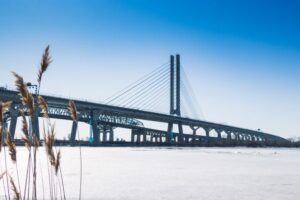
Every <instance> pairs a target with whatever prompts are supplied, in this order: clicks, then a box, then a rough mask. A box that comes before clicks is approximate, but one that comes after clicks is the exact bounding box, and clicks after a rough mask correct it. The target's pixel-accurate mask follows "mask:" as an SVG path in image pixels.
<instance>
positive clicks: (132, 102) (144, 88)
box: [105, 62, 204, 119]
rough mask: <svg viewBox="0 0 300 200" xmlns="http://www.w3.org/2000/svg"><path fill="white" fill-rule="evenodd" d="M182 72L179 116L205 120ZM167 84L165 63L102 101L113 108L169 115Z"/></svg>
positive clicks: (168, 66) (168, 80)
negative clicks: (118, 107)
mask: <svg viewBox="0 0 300 200" xmlns="http://www.w3.org/2000/svg"><path fill="white" fill-rule="evenodd" d="M181 71H182V72H181V74H180V79H181V81H180V84H181V85H180V90H181V96H180V99H181V100H180V106H181V115H182V116H184V117H189V118H194V119H204V116H203V113H202V110H201V107H200V105H199V104H198V102H197V98H196V95H195V94H194V92H193V89H192V87H191V84H190V82H189V80H188V78H187V75H186V73H185V71H184V69H183V68H181ZM176 73H177V72H176V71H175V74H176ZM170 81H171V80H170V63H169V62H168V63H165V64H163V65H161V66H159V67H158V68H156V69H155V70H153V71H152V72H150V73H148V74H147V75H145V76H143V77H142V78H141V79H139V80H138V81H136V82H134V83H132V84H130V85H128V86H127V87H125V88H124V89H122V90H121V91H119V92H117V93H115V94H114V95H112V96H111V97H109V98H108V99H106V101H105V102H106V103H107V104H110V105H114V106H120V107H125V108H133V109H138V110H145V111H151V112H158V113H164V114H169V112H170ZM174 89H175V91H176V90H177V88H176V84H174Z"/></svg>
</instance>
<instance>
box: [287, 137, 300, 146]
mask: <svg viewBox="0 0 300 200" xmlns="http://www.w3.org/2000/svg"><path fill="white" fill-rule="evenodd" d="M288 140H289V141H291V143H292V146H293V147H300V137H292V138H288Z"/></svg>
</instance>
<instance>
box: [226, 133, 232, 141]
mask: <svg viewBox="0 0 300 200" xmlns="http://www.w3.org/2000/svg"><path fill="white" fill-rule="evenodd" d="M226 134H227V139H228V140H231V139H232V138H231V131H226Z"/></svg>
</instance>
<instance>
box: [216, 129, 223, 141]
mask: <svg viewBox="0 0 300 200" xmlns="http://www.w3.org/2000/svg"><path fill="white" fill-rule="evenodd" d="M216 132H217V134H218V139H219V140H221V138H222V135H221V132H222V131H221V130H216Z"/></svg>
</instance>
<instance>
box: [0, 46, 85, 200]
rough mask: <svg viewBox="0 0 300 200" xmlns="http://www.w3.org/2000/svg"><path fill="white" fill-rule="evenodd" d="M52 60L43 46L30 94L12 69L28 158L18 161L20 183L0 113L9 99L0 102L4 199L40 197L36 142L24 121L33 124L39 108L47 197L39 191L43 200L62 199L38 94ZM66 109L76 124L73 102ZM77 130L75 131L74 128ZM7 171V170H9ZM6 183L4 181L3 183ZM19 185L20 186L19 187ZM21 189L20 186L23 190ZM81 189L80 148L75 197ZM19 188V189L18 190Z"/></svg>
mask: <svg viewBox="0 0 300 200" xmlns="http://www.w3.org/2000/svg"><path fill="white" fill-rule="evenodd" d="M51 62H52V59H51V56H50V48H49V46H47V47H46V49H45V51H44V53H43V55H42V59H41V62H40V66H39V70H38V74H37V82H38V90H37V94H36V95H33V94H32V93H31V92H30V91H29V90H28V88H27V86H26V82H25V81H24V79H23V77H22V76H21V75H19V74H17V73H15V72H12V74H13V76H14V77H15V85H16V89H17V91H18V94H19V96H20V100H21V102H22V106H23V108H22V109H20V110H19V115H20V117H21V121H22V127H21V131H22V141H23V142H24V144H25V147H26V149H27V150H28V158H27V162H26V163H19V164H22V165H25V166H26V169H27V170H26V175H25V182H24V183H23V184H21V183H20V178H19V170H18V160H17V148H16V144H15V143H14V140H13V138H12V137H11V134H10V133H9V131H8V130H7V129H6V128H5V127H4V124H5V121H4V114H5V113H6V112H8V111H9V109H10V108H11V106H12V102H11V101H9V102H0V156H1V157H2V156H3V157H4V162H5V163H4V169H3V163H0V164H1V172H0V180H2V181H3V190H4V193H5V194H4V196H5V199H6V200H7V199H9V200H10V199H17V200H19V199H24V200H26V199H41V196H40V195H39V194H38V191H37V179H38V178H41V179H42V187H43V191H44V181H43V174H42V168H41V165H40V168H39V170H38V166H37V160H40V158H39V155H40V154H38V153H37V152H38V151H39V148H40V141H39V139H38V137H37V135H36V133H35V132H34V131H33V132H32V133H30V132H29V124H28V122H27V121H28V120H27V116H28V117H29V118H30V121H31V122H33V123H38V122H35V121H34V120H36V119H38V112H39V109H40V110H41V111H42V113H43V118H44V119H45V120H46V123H44V121H43V135H44V144H43V146H44V148H45V153H46V156H47V166H48V168H47V170H48V177H47V178H48V188H49V194H48V195H49V196H48V197H45V195H44V193H43V197H42V198H43V199H45V198H47V199H58V198H60V199H66V195H65V187H64V181H63V175H62V170H61V166H60V163H61V151H60V150H59V149H58V150H57V149H56V148H55V146H54V144H55V124H54V123H52V122H51V120H50V118H49V115H48V104H47V102H46V100H45V99H44V98H43V97H42V96H40V95H39V92H40V88H41V84H42V79H43V76H44V73H45V72H46V70H47V69H48V68H49V65H50V63H51ZM69 111H70V115H71V117H72V119H73V120H74V121H75V122H76V123H78V118H77V109H76V105H75V103H74V102H73V101H70V103H69ZM77 131H78V130H77ZM6 148H8V154H7V153H6ZM2 150H3V151H2ZM7 156H9V157H10V160H11V162H12V163H13V164H14V165H15V172H16V174H17V181H15V180H14V178H13V177H12V176H11V173H12V172H10V173H9V172H8V168H7V161H8V158H7ZM10 171H11V170H10ZM5 182H6V183H5ZM21 186H23V187H22V188H21ZM23 188H24V189H23ZM81 188H82V155H81V148H80V191H79V199H81ZM22 189H23V191H22Z"/></svg>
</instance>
